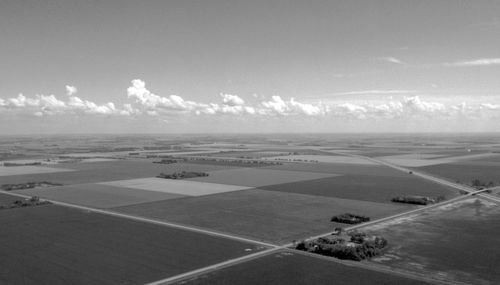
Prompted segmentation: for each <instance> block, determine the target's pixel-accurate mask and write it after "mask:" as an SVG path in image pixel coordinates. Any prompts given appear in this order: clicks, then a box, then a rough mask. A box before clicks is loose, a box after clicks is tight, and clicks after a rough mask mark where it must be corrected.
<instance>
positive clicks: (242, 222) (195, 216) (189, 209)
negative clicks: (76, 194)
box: [113, 189, 408, 243]
mask: <svg viewBox="0 0 500 285" xmlns="http://www.w3.org/2000/svg"><path fill="white" fill-rule="evenodd" d="M113 210H115V211H119V212H124V213H128V214H132V215H138V216H144V217H151V218H156V219H163V220H166V221H170V222H177V223H182V224H188V225H194V226H197V227H203V228H209V229H214V230H217V231H221V232H227V233H231V234H236V235H240V236H247V237H251V238H254V239H258V240H264V241H269V242H277V243H289V242H291V241H292V240H299V239H302V238H306V237H309V236H313V235H317V234H322V233H325V232H328V231H331V230H333V228H334V227H335V226H338V224H334V223H331V222H330V218H331V216H333V215H336V214H340V213H344V212H355V213H359V214H364V215H368V216H370V217H372V218H376V217H383V216H389V215H391V214H395V213H398V212H401V211H404V210H408V206H402V205H388V204H381V203H372V202H364V201H355V200H346V199H338V198H330V197H316V196H310V195H301V194H291V193H282V192H274V191H265V190H258V189H251V190H243V191H236V192H229V193H224V194H217V195H209V196H203V197H193V198H180V199H176V200H167V201H159V202H152V203H145V204H139V205H131V206H126V207H119V208H113Z"/></svg>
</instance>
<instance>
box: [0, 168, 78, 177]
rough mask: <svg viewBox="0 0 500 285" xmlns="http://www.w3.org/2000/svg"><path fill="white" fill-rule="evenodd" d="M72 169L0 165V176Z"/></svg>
mask: <svg viewBox="0 0 500 285" xmlns="http://www.w3.org/2000/svg"><path fill="white" fill-rule="evenodd" d="M68 171H73V170H72V169H64V168H54V167H40V166H0V176H11V175H25V174H43V173H56V172H68Z"/></svg>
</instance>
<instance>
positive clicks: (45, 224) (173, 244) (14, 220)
mask: <svg viewBox="0 0 500 285" xmlns="http://www.w3.org/2000/svg"><path fill="white" fill-rule="evenodd" d="M0 223H1V224H2V228H4V229H8V230H6V231H2V234H1V235H0V252H1V253H2V258H1V259H0V284H144V283H147V282H152V281H155V280H159V279H163V278H166V277H168V276H172V275H177V274H180V273H183V272H186V271H190V270H193V269H197V268H200V267H204V266H207V265H210V264H214V263H217V262H221V261H224V260H227V259H231V258H236V257H238V256H243V255H246V254H248V253H251V252H255V251H258V250H261V249H262V248H261V246H256V245H254V244H248V243H244V242H240V241H235V240H229V239H225V238H218V237H214V236H210V235H205V234H200V233H195V232H191V231H185V230H180V229H175V228H170V227H165V226H159V225H153V224H149V223H144V222H138V221H133V220H128V219H123V218H117V217H112V216H108V215H102V214H96V213H91V212H84V211H80V210H76V209H71V208H66V207H60V206H56V205H44V206H38V207H28V208H16V209H9V210H2V213H1V215H0Z"/></svg>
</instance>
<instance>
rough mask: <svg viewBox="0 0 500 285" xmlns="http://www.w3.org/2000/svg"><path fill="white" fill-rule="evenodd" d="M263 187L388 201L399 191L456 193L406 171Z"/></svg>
mask: <svg viewBox="0 0 500 285" xmlns="http://www.w3.org/2000/svg"><path fill="white" fill-rule="evenodd" d="M259 188H260V189H264V190H271V191H280V192H286V193H300V194H308V195H316V196H325V197H337V198H344V199H354V200H361V201H372V202H380V203H391V204H394V203H392V202H391V199H392V198H393V197H396V196H401V195H423V196H431V197H436V196H441V195H444V196H445V197H447V198H451V197H454V196H457V195H458V192H457V191H456V190H454V189H452V188H448V187H445V186H441V185H439V184H435V183H431V182H427V181H425V180H422V179H418V178H415V177H413V176H411V175H409V174H406V176H404V177H390V178H389V179H388V178H387V177H384V176H374V175H344V176H338V177H330V178H323V179H317V180H310V181H302V182H294V183H286V184H279V185H271V186H264V187H259Z"/></svg>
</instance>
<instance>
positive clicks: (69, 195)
mask: <svg viewBox="0 0 500 285" xmlns="http://www.w3.org/2000/svg"><path fill="white" fill-rule="evenodd" d="M15 193H19V194H23V195H30V196H39V197H42V198H45V199H49V200H55V201H59V202H66V203H70V204H76V205H83V206H89V207H95V208H111V207H119V206H126V205H132V204H138V203H146V202H152V201H159V200H167V199H176V198H180V197H185V196H184V195H179V194H172V193H166V192H159V191H144V190H138V189H132V188H126V187H115V186H110V185H105V184H99V183H88V184H76V185H66V186H59V187H50V188H33V189H26V190H18V191H15Z"/></svg>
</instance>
